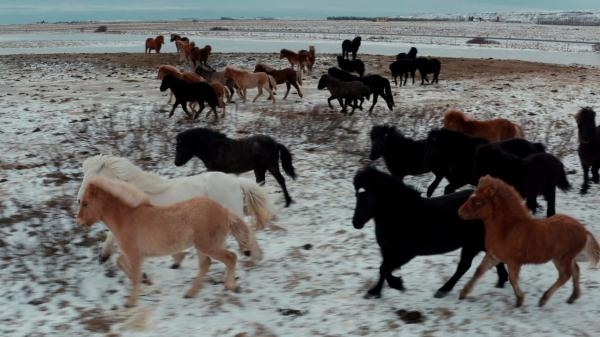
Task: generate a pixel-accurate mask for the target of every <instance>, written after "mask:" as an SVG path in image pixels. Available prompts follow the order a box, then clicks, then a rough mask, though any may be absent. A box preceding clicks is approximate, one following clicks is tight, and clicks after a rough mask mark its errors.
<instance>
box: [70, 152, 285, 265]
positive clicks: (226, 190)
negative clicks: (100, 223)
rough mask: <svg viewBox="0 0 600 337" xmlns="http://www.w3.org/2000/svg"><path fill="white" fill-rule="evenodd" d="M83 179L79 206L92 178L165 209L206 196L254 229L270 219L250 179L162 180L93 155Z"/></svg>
mask: <svg viewBox="0 0 600 337" xmlns="http://www.w3.org/2000/svg"><path fill="white" fill-rule="evenodd" d="M82 168H83V180H82V182H81V186H80V187H79V191H78V192H77V203H78V204H79V203H81V198H82V197H83V192H84V190H85V188H84V187H85V185H86V184H87V182H88V180H89V179H90V178H91V177H93V176H96V175H101V176H104V177H107V178H110V179H115V180H121V181H127V182H129V183H131V184H133V185H134V186H136V187H137V188H138V189H140V190H141V191H142V192H144V193H146V194H148V197H149V198H150V201H151V202H152V203H153V204H155V205H160V206H167V205H171V204H174V203H176V202H180V201H184V200H187V199H190V198H193V197H204V196H205V197H208V198H210V199H212V200H214V201H216V202H218V203H220V204H221V205H223V206H224V207H226V208H227V209H229V210H230V211H231V212H233V213H235V214H236V215H238V216H239V217H242V216H244V214H246V215H249V216H251V217H252V218H253V219H254V222H253V224H254V227H255V228H256V229H262V228H264V227H265V225H266V224H268V223H269V222H270V221H271V220H272V219H273V217H274V212H273V206H272V205H271V201H270V200H269V198H268V197H267V194H266V192H265V190H264V189H263V188H262V187H260V186H258V185H257V184H256V183H255V182H253V181H252V180H250V179H247V178H243V177H237V176H234V175H231V174H225V173H223V172H204V173H201V174H198V175H194V176H189V177H178V178H172V179H166V178H163V177H161V176H160V175H158V174H156V173H153V172H146V171H143V170H142V169H140V168H139V167H137V166H135V165H134V164H133V163H131V162H130V161H129V160H128V159H126V158H123V157H115V156H106V155H97V156H93V157H89V158H87V159H86V160H84V161H83V167H82ZM114 249H115V246H114V239H113V235H112V234H111V233H110V232H109V233H108V235H107V236H106V240H105V241H104V244H103V245H102V251H101V253H100V256H99V259H100V263H104V262H105V261H106V260H108V258H109V257H110V255H111V254H112V252H113V251H114ZM184 255H185V254H176V255H174V256H173V260H174V261H173V265H172V266H171V268H179V265H180V264H181V260H182V259H183V257H184Z"/></svg>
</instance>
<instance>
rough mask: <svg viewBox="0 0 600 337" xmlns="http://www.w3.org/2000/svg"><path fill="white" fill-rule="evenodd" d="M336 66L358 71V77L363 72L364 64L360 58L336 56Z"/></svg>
mask: <svg viewBox="0 0 600 337" xmlns="http://www.w3.org/2000/svg"><path fill="white" fill-rule="evenodd" d="M337 63H338V67H340V68H342V69H343V70H345V71H348V72H355V73H358V75H359V76H360V77H362V76H363V75H364V74H365V64H364V63H363V61H361V60H356V59H354V60H346V59H345V58H343V57H341V56H338V57H337Z"/></svg>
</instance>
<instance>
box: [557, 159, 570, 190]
mask: <svg viewBox="0 0 600 337" xmlns="http://www.w3.org/2000/svg"><path fill="white" fill-rule="evenodd" d="M556 186H558V188H560V190H561V191H563V192H566V191H568V190H570V189H571V184H570V183H569V180H568V179H567V174H566V173H565V167H564V166H562V165H561V170H560V173H559V176H558V181H557V182H556Z"/></svg>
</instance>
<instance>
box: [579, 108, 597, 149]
mask: <svg viewBox="0 0 600 337" xmlns="http://www.w3.org/2000/svg"><path fill="white" fill-rule="evenodd" d="M575 120H576V121H577V136H578V138H579V142H580V143H581V144H589V143H591V142H592V141H593V140H594V139H595V138H596V112H595V111H594V110H593V109H592V108H590V107H585V108H581V109H580V110H579V111H578V112H577V113H576V114H575Z"/></svg>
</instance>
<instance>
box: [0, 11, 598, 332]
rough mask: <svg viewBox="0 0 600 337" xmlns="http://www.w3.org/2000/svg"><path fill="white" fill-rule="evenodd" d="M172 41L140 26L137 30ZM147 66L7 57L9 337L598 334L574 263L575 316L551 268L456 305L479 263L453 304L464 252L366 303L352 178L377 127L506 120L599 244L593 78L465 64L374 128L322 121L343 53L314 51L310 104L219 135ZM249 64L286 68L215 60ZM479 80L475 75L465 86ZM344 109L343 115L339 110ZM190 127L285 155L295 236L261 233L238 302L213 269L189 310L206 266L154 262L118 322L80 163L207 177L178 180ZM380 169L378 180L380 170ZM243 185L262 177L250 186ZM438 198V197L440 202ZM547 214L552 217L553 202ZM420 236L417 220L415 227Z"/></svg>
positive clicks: (367, 244) (0, 320)
mask: <svg viewBox="0 0 600 337" xmlns="http://www.w3.org/2000/svg"><path fill="white" fill-rule="evenodd" d="M293 24H294V23H290V26H293ZM327 24H328V25H329V23H327ZM265 25H267V24H265ZM267 26H268V25H267ZM172 28H173V27H168V26H167V27H162V28H160V29H159V28H154V27H152V28H149V27H148V26H146V28H145V29H146V30H145V31H144V32H154V31H161V32H162V31H169V30H171V29H172ZM451 28H452V27H449V28H448V29H451ZM559 28H560V27H559ZM186 29H188V28H186V27H181V28H180V29H179V30H180V31H184V32H185V30H186ZM189 29H191V28H189ZM356 29H357V30H356V31H350V32H348V34H344V36H343V37H346V35H348V36H349V35H351V34H354V33H358V32H360V33H361V34H362V31H361V30H360V29H365V30H366V29H368V27H362V26H357V27H356ZM504 29H513V28H512V26H511V27H508V28H504ZM548 29H558V28H555V27H548ZM582 29H587V28H582ZM524 34H529V32H527V33H525V32H524ZM537 37H541V36H539V35H538V36H537ZM317 52H319V50H317ZM576 54H577V53H573V55H576ZM121 56H122V58H124V59H125V58H127V60H130V59H133V58H134V57H138V56H136V55H129V54H124V55H121ZM132 56H134V57H132ZM153 57H158V56H155V55H146V56H144V55H141V54H140V55H139V59H140V60H141V61H140V62H139V63H132V64H128V62H127V61H123V62H122V63H119V62H115V59H118V58H119V56H117V57H113V58H109V57H108V56H107V55H103V54H98V55H96V56H93V55H87V56H77V55H69V54H57V55H39V56H32V55H11V56H5V57H3V58H2V61H0V72H1V73H2V74H4V75H3V76H4V77H3V78H4V83H5V86H4V90H3V91H2V92H1V93H0V120H1V121H2V125H3V127H2V128H0V137H1V139H2V142H0V151H1V152H2V153H3V155H2V156H1V157H0V168H1V171H0V172H1V173H0V182H1V183H0V201H1V204H0V211H1V217H0V269H1V270H2V273H1V274H0V284H2V288H1V289H0V307H2V308H3V310H1V311H0V335H2V336H189V335H201V336H240V337H241V336H524V335H530V336H597V335H599V334H600V321H599V320H598V317H599V315H600V305H599V304H598V303H599V302H598V300H597V299H598V298H599V296H600V271H599V270H597V269H594V268H589V267H588V265H587V263H581V267H582V278H581V284H582V297H581V298H580V299H579V300H578V301H577V302H576V303H575V304H573V305H568V304H566V303H565V301H566V299H567V297H568V296H569V294H570V291H571V289H570V283H569V284H567V285H565V286H564V287H562V288H561V289H560V290H559V291H558V292H557V293H556V294H555V295H554V297H552V299H551V300H550V301H549V303H548V304H547V305H546V306H545V307H543V308H538V307H537V300H538V299H539V297H540V296H541V295H542V293H543V292H544V291H545V290H546V289H547V288H548V287H549V286H550V285H551V284H552V282H554V280H555V278H556V271H555V269H554V266H553V265H552V264H545V265H541V266H525V267H524V268H523V269H522V273H521V276H520V279H521V286H522V288H523V290H524V291H525V293H526V297H525V305H524V306H523V307H522V308H518V309H515V308H514V307H513V304H514V295H513V292H512V289H511V288H510V286H507V287H506V288H504V289H497V288H495V287H494V284H495V280H496V275H495V273H492V272H489V273H488V274H486V276H485V277H484V278H483V279H482V280H481V282H480V283H478V286H477V287H476V289H475V291H474V292H473V293H472V295H471V296H470V297H469V298H468V299H466V300H462V301H461V300H458V291H459V290H460V289H461V288H462V286H463V285H464V284H465V282H466V281H467V280H468V278H469V277H470V276H471V275H472V273H473V272H474V269H475V268H474V267H472V269H470V270H469V272H468V273H467V274H466V275H465V276H464V277H463V279H461V280H460V281H459V282H458V284H457V286H456V288H455V289H454V290H453V291H452V292H451V293H450V294H449V295H448V296H447V297H445V298H443V299H435V298H433V293H434V292H435V290H437V289H438V288H439V287H440V286H441V285H442V284H443V283H444V282H445V281H446V280H447V279H448V278H449V277H450V275H452V273H453V272H454V270H455V268H456V263H457V261H458V252H453V253H449V254H445V255H439V256H428V257H418V258H416V259H414V260H413V261H411V262H409V263H408V264H407V265H405V266H404V267H403V268H402V270H401V271H399V272H398V273H399V274H400V275H402V276H403V278H404V282H405V286H406V288H407V290H406V292H402V293H401V292H398V291H396V290H393V289H390V288H388V287H387V286H386V287H384V289H383V293H382V298H381V299H369V300H367V299H364V298H363V295H364V294H365V292H366V291H367V289H369V288H370V287H371V286H372V285H373V283H374V282H375V281H376V279H377V276H378V267H379V263H380V259H381V258H380V254H379V251H378V247H377V244H376V243H375V239H374V232H373V223H372V222H370V223H368V224H367V225H366V226H365V228H364V229H362V230H356V229H354V228H353V227H352V225H351V217H352V212H353V207H354V203H355V198H354V190H353V186H352V177H353V176H354V174H355V173H356V171H357V170H358V169H359V168H360V167H362V166H363V165H364V164H366V163H368V162H369V160H368V159H367V157H368V150H369V146H370V142H369V139H368V132H369V130H370V129H371V127H372V126H373V125H378V124H382V123H389V124H393V125H396V126H397V127H398V128H399V129H400V130H401V131H402V132H404V133H405V134H406V135H408V136H410V137H414V138H423V137H425V136H426V134H427V131H428V130H430V129H431V128H434V127H440V126H441V116H442V114H443V112H444V111H445V110H446V109H447V108H448V107H456V108H460V109H464V110H465V111H466V112H467V113H469V114H472V115H473V116H476V117H477V118H480V119H485V118H492V117H505V118H509V119H512V120H514V121H516V122H518V123H520V124H521V125H522V126H523V127H524V129H525V133H526V136H527V139H529V140H531V141H540V142H543V143H545V144H546V145H547V148H548V152H550V153H553V154H555V155H557V156H558V157H560V158H561V159H562V161H563V163H564V164H565V166H566V168H567V170H568V171H569V172H570V175H569V181H570V182H571V184H572V185H573V190H571V191H570V192H568V193H562V192H558V195H557V212H559V213H567V214H569V215H572V216H574V217H576V218H578V219H580V220H581V221H583V222H584V223H585V224H586V225H587V226H588V228H589V229H590V230H591V231H592V232H594V233H596V235H597V236H599V237H600V214H599V213H598V210H597V208H596V205H597V204H598V202H599V201H600V197H599V195H600V188H599V186H598V185H592V187H591V188H590V191H589V193H588V194H587V195H585V196H581V195H579V194H578V189H579V185H580V184H581V179H582V177H581V169H580V167H579V160H578V157H577V153H576V148H577V137H576V126H575V121H574V118H573V114H574V113H575V112H576V111H577V110H578V109H579V108H580V107H582V106H591V107H593V108H595V109H596V110H599V109H600V92H599V91H598V86H597V83H598V81H599V80H600V70H598V69H596V68H592V67H589V68H585V67H560V66H551V65H547V66H538V67H534V66H532V67H529V68H524V67H525V66H524V65H523V64H521V63H517V62H512V61H506V62H504V63H499V64H500V65H501V66H503V67H504V68H502V70H501V71H491V70H490V71H488V72H486V71H487V70H486V69H485V67H484V68H478V69H474V68H473V69H472V68H470V66H469V65H472V64H475V63H470V61H469V60H451V59H448V60H445V62H447V63H444V64H448V67H449V68H448V71H447V72H444V68H443V70H442V75H441V76H440V83H439V84H438V85H434V86H419V85H409V86H407V87H401V88H398V87H393V93H394V98H395V100H396V104H397V106H396V107H395V109H394V111H392V112H390V111H388V110H387V108H385V106H384V105H383V103H379V104H378V105H377V106H376V108H375V111H374V113H373V115H372V116H367V114H366V112H364V111H357V112H356V113H355V114H354V115H353V116H344V115H342V114H340V113H339V112H338V111H337V110H336V111H332V110H330V109H329V108H328V107H327V105H326V98H327V97H328V96H329V93H328V92H323V91H319V90H317V89H316V85H317V81H318V77H319V76H320V74H322V73H323V72H325V71H326V69H327V68H328V67H330V66H332V65H333V63H334V57H335V55H330V54H319V56H318V58H317V64H316V69H315V70H314V72H313V73H312V74H310V75H306V76H305V78H304V84H303V91H304V93H305V97H304V98H300V97H298V96H297V95H296V94H295V93H294V91H293V89H292V93H291V94H290V96H289V97H288V99H287V100H285V101H283V100H281V98H282V97H283V92H282V90H283V88H284V87H283V86H280V87H279V90H278V95H277V98H278V100H277V103H276V104H275V105H272V104H271V103H270V102H267V101H265V100H264V99H263V98H260V99H259V101H258V102H257V103H251V102H247V103H242V102H241V101H240V100H239V98H236V103H235V104H230V105H228V106H227V116H226V117H225V118H224V119H222V120H221V121H219V122H218V123H217V124H212V123H210V120H206V119H204V116H202V117H201V118H199V119H198V120H196V121H190V120H187V119H186V118H185V115H184V114H183V112H182V111H181V110H178V111H176V113H175V115H174V117H172V118H171V119H168V118H167V117H166V115H167V112H168V109H170V106H168V105H167V104H166V100H167V96H166V94H163V93H161V92H159V90H158V86H159V82H158V81H157V80H155V79H154V78H155V76H156V72H155V69H156V68H155V66H149V65H148V64H158V63H157V62H153V61H152V58H153ZM169 57H170V58H169ZM392 59H393V58H392V57H388V56H381V55H370V56H365V58H364V60H365V62H366V63H367V65H368V70H369V72H374V73H379V74H382V75H384V76H385V77H388V78H389V73H388V72H387V65H389V63H390V62H391V61H392ZM160 60H161V62H164V61H165V60H167V61H168V60H171V61H172V62H174V61H175V57H174V56H169V55H162V56H160ZM256 62H267V63H269V64H272V65H274V66H275V67H284V66H287V64H286V63H284V62H283V61H281V60H279V58H278V56H277V55H276V54H273V53H264V54H256V53H239V54H218V53H217V54H215V55H213V56H211V58H210V59H209V63H211V64H213V65H215V66H217V67H221V66H223V65H225V64H235V65H238V66H241V67H246V68H253V67H254V64H255V63H256ZM479 62H489V63H490V64H491V63H492V62H493V61H491V60H488V61H485V60H483V61H482V60H480V61H479ZM460 64H464V66H460ZM477 64H478V65H480V63H477ZM443 67H444V65H443ZM451 67H452V69H450V68H451ZM545 67H547V69H546V68H545ZM462 69H464V72H465V74H464V75H463V74H462V73H461V71H462ZM471 71H472V72H476V71H480V72H481V74H482V75H481V76H479V75H473V76H467V75H466V73H469V72H471ZM249 93H250V95H253V94H254V93H255V91H254V90H250V91H249ZM334 106H335V107H336V109H337V108H338V107H337V105H335V102H334ZM197 126H208V127H213V128H217V129H219V130H221V131H223V132H225V133H226V134H228V135H229V136H231V137H243V136H245V135H248V134H260V133H262V134H269V135H271V136H273V137H274V138H276V139H277V140H279V141H280V142H281V143H283V144H285V145H286V146H287V147H288V148H289V149H290V150H291V152H292V154H293V156H294V162H293V163H294V166H295V167H296V172H297V173H298V179H297V180H296V181H292V180H291V179H289V178H288V177H286V181H287V183H288V189H289V191H290V194H291V196H292V198H294V200H295V203H294V204H292V205H291V207H289V208H283V207H282V203H283V196H282V194H281V192H280V190H279V187H278V186H277V184H276V183H275V181H274V179H273V178H272V176H269V175H267V184H266V189H267V190H268V192H269V195H270V197H271V198H272V200H273V201H274V202H275V204H276V206H277V208H278V211H277V220H276V224H277V225H278V226H281V227H283V228H284V230H273V229H271V230H265V231H260V232H258V234H257V237H258V240H259V244H260V245H261V247H262V249H263V252H264V256H265V257H264V260H263V261H261V263H260V264H259V265H258V266H256V267H248V266H246V265H245V264H244V263H243V262H241V263H239V264H238V267H237V275H238V277H239V279H238V283H239V285H240V286H241V291H240V292H239V293H232V292H230V291H227V290H225V289H224V287H223V284H222V278H223V272H224V267H223V265H222V264H220V263H213V265H212V266H211V270H210V271H209V274H208V277H207V280H206V281H205V286H204V289H203V290H202V292H201V293H200V294H199V295H198V296H197V297H196V298H194V299H183V298H182V297H183V293H184V291H185V290H186V289H187V287H189V286H190V284H191V281H192V279H193V277H194V276H195V275H196V271H197V264H196V260H195V257H193V256H192V257H188V258H186V260H184V263H183V266H182V268H181V269H179V270H172V269H169V266H170V258H168V257H165V258H156V259H150V260H147V261H146V263H145V264H144V271H145V272H146V273H148V274H149V275H150V276H151V277H152V279H153V281H154V285H152V286H143V287H142V293H141V295H142V296H141V298H140V301H139V304H138V306H137V307H135V308H133V309H125V308H124V307H123V304H124V301H125V298H126V296H127V295H128V293H129V290H130V286H131V285H130V282H129V281H128V280H127V279H126V277H125V275H124V274H123V273H122V272H121V271H120V270H119V269H118V268H117V267H116V266H115V263H114V262H115V258H114V257H113V258H112V259H111V260H110V261H108V262H107V263H106V264H104V265H100V264H98V262H97V255H98V252H99V248H100V244H101V242H102V240H103V239H104V236H105V234H106V228H105V226H104V225H103V224H101V223H98V224H96V225H95V226H93V227H92V229H91V230H85V229H83V228H80V227H79V226H78V225H77V224H76V223H75V220H74V215H75V213H76V211H77V206H76V204H75V194H76V192H77V190H78V188H79V183H80V181H81V178H82V174H81V162H82V161H83V160H84V159H85V158H87V157H89V156H91V155H95V154H99V153H104V154H114V155H119V156H124V157H127V158H129V159H131V160H132V161H133V162H134V163H135V164H137V165H139V166H140V167H142V168H143V169H145V170H149V171H154V172H158V173H160V174H162V175H165V176H168V177H177V176H183V175H191V174H197V173H200V172H203V171H205V168H204V166H203V164H202V163H201V162H200V161H199V160H197V159H192V160H191V161H190V163H188V164H187V165H185V166H183V167H175V166H174V164H173V159H174V136H175V135H176V134H177V133H178V132H180V131H183V130H186V129H188V128H192V127H197ZM376 164H377V166H378V167H379V168H381V169H384V165H383V163H382V162H377V163H376ZM244 176H246V177H249V178H253V175H252V174H251V173H247V174H244ZM432 179H433V176H432V175H430V174H426V175H422V176H418V177H407V179H406V181H407V182H408V183H410V184H412V185H414V186H415V187H417V188H418V189H420V190H422V191H424V190H425V189H426V187H427V185H428V184H429V182H430V181H431V180H432ZM442 185H444V183H442ZM441 191H442V188H441V187H439V188H438V191H437V193H436V194H437V195H439V194H441ZM541 204H542V205H543V206H545V202H544V201H541ZM544 213H545V209H542V210H541V214H544ZM414 222H415V223H417V224H418V219H414ZM230 244H231V247H232V248H233V247H234V245H233V242H230ZM481 257H482V254H480V255H479V256H478V258H477V259H476V260H475V261H474V265H476V264H478V263H479V261H480V259H481ZM399 309H405V310H417V311H419V312H421V313H422V314H423V315H424V318H425V320H424V321H423V322H422V323H418V324H406V323H404V322H403V321H402V320H400V319H399V318H398V316H397V315H396V313H395V312H396V310H399Z"/></svg>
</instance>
